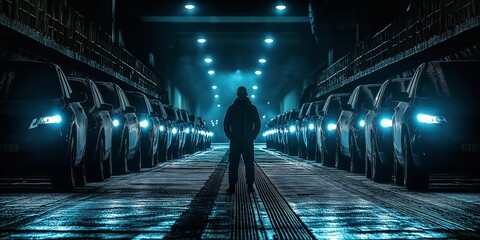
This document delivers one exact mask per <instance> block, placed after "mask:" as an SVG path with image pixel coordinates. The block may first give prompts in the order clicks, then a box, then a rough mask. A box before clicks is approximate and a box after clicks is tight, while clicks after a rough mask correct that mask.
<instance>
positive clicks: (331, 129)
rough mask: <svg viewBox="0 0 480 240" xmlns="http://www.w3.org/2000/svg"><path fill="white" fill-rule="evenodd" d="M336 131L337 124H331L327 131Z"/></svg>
mask: <svg viewBox="0 0 480 240" xmlns="http://www.w3.org/2000/svg"><path fill="white" fill-rule="evenodd" d="M335 129H337V124H335V123H329V124H328V125H327V130H328V131H333V130H335Z"/></svg>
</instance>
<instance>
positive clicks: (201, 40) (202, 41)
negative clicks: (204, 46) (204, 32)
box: [197, 38, 207, 43]
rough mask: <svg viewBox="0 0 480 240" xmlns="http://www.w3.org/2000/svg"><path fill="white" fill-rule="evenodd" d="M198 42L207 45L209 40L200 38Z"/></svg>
mask: <svg viewBox="0 0 480 240" xmlns="http://www.w3.org/2000/svg"><path fill="white" fill-rule="evenodd" d="M197 42H198V43H206V42H207V39H205V38H199V39H197Z"/></svg>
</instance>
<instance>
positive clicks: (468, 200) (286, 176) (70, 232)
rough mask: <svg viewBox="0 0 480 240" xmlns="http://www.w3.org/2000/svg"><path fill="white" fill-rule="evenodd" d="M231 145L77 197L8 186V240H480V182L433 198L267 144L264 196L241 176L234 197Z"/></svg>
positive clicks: (2, 195)
mask: <svg viewBox="0 0 480 240" xmlns="http://www.w3.org/2000/svg"><path fill="white" fill-rule="evenodd" d="M227 147H228V146H227V145H222V144H218V145H214V146H213V148H212V149H211V150H209V151H206V152H203V153H197V154H194V155H189V156H186V157H184V158H182V159H178V160H174V161H169V162H166V163H162V164H159V165H157V166H156V167H155V168H153V169H145V170H142V171H141V172H139V173H132V174H127V175H122V176H113V177H112V178H110V179H107V180H106V181H104V182H100V183H88V184H87V186H86V187H82V188H78V189H76V190H75V192H73V193H55V192H52V191H51V190H50V188H49V183H48V182H46V181H45V180H44V179H3V180H1V182H0V238H19V239H32V238H41V239H49V238H55V239H58V238H117V239H118V238H122V239H144V238H149V239H419V238H422V239H424V238H431V239H459V238H460V239H476V238H480V187H479V186H480V181H478V179H471V178H464V177H462V176H454V175H450V176H436V177H434V179H433V183H432V188H431V190H430V191H429V192H410V191H407V190H405V189H404V188H403V187H398V186H395V185H394V184H393V183H385V184H378V183H373V182H372V181H370V180H368V179H366V178H365V177H364V176H361V175H359V174H351V173H346V172H345V171H341V170H336V169H334V168H325V167H322V166H320V165H318V164H316V163H314V162H312V161H307V160H302V159H299V158H297V157H290V156H287V155H284V154H280V153H278V152H275V151H270V150H266V149H264V148H263V146H261V145H258V146H257V150H256V152H255V154H256V155H255V157H256V162H257V166H256V176H257V182H256V186H255V190H256V191H255V193H253V194H247V193H246V186H245V184H244V183H243V181H244V178H240V182H239V184H238V186H237V191H236V193H234V194H227V193H226V192H225V190H226V188H227V187H228V168H227V164H228V158H226V152H227V150H228V148H227ZM240 171H244V170H243V168H241V169H240Z"/></svg>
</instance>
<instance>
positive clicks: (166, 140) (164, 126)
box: [150, 99, 172, 162]
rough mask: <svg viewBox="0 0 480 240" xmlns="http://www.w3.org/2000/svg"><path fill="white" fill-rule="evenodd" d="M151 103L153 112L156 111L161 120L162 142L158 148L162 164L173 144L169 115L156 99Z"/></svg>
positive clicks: (160, 141) (151, 100)
mask: <svg viewBox="0 0 480 240" xmlns="http://www.w3.org/2000/svg"><path fill="white" fill-rule="evenodd" d="M150 103H151V105H152V108H153V111H155V112H156V113H157V115H158V119H159V120H160V126H159V130H160V140H159V143H158V144H159V146H158V159H159V161H160V162H164V161H166V160H167V149H168V148H169V147H170V144H172V135H171V131H170V128H169V125H168V123H167V122H168V115H167V112H166V111H165V108H163V104H162V103H161V102H160V101H159V100H156V99H150Z"/></svg>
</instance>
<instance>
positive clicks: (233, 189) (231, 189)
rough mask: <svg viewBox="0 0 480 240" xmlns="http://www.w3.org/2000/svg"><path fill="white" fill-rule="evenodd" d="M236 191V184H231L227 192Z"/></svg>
mask: <svg viewBox="0 0 480 240" xmlns="http://www.w3.org/2000/svg"><path fill="white" fill-rule="evenodd" d="M234 192H235V185H230V187H228V189H227V193H229V194H232V193H234Z"/></svg>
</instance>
